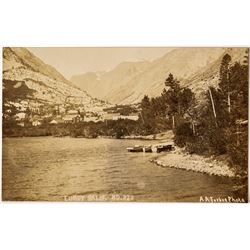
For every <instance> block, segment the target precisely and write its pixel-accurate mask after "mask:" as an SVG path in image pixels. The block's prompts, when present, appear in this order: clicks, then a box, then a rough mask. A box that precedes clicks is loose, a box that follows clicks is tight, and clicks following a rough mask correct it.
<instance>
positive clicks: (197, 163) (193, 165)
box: [151, 148, 238, 178]
mask: <svg viewBox="0 0 250 250" xmlns="http://www.w3.org/2000/svg"><path fill="white" fill-rule="evenodd" d="M151 162H153V163H154V164H156V165H158V166H160V167H163V168H176V169H183V170H186V171H193V172H197V173H203V174H208V175H211V176H212V175H214V176H223V177H229V178H235V177H238V176H236V175H235V173H234V172H233V171H232V170H231V169H230V168H229V165H228V164H227V163H226V162H225V161H220V160H217V159H215V158H213V157H204V156H200V155H196V154H193V155H190V154H187V153H185V152H183V151H182V150H180V149H179V148H176V150H175V151H171V152H168V153H166V154H164V155H160V156H158V157H156V158H155V159H153V160H151Z"/></svg>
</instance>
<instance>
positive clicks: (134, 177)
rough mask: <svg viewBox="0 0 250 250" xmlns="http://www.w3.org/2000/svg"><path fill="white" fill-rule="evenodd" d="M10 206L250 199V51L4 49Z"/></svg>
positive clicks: (5, 171) (5, 177)
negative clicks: (25, 202) (249, 154)
mask: <svg viewBox="0 0 250 250" xmlns="http://www.w3.org/2000/svg"><path fill="white" fill-rule="evenodd" d="M2 62H3V69H2V96H3V106H2V113H3V114H2V131H3V132H2V133H3V139H2V151H3V156H2V200H3V201H56V202H199V203H200V202H202V203H246V202H248V81H249V49H248V48H246V47H3V48H2Z"/></svg>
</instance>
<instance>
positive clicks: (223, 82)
mask: <svg viewBox="0 0 250 250" xmlns="http://www.w3.org/2000/svg"><path fill="white" fill-rule="evenodd" d="M231 59H232V58H231V56H230V55H229V54H225V55H224V57H223V58H222V62H221V66H220V82H219V87H220V89H221V91H222V93H223V95H224V97H225V99H226V103H227V108H228V113H229V114H230V113H231V86H230V80H229V64H230V62H231Z"/></svg>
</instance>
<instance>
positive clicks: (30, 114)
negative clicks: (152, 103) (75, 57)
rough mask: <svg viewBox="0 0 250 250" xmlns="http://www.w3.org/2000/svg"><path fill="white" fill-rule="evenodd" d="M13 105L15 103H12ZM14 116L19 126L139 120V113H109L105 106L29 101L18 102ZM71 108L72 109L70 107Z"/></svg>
mask: <svg viewBox="0 0 250 250" xmlns="http://www.w3.org/2000/svg"><path fill="white" fill-rule="evenodd" d="M12 105H13V104H12ZM13 106H15V109H16V112H15V115H14V118H15V120H16V122H17V124H18V125H19V126H22V127H24V126H25V124H29V125H32V126H35V127H36V126H41V125H43V124H45V123H46V124H51V125H56V124H69V123H79V122H100V121H107V120H113V121H115V120H119V119H123V120H125V119H128V120H133V121H137V120H138V119H139V115H138V114H137V113H131V114H129V115H121V114H120V113H108V112H106V111H104V110H103V109H104V108H105V107H103V108H101V107H97V109H94V108H93V107H92V108H90V107H89V108H88V107H86V109H84V108H83V107H74V106H73V105H72V106H69V107H63V106H59V105H58V106H57V105H51V106H48V107H41V106H40V107H39V106H37V105H35V106H34V105H30V104H29V103H26V102H24V103H21V104H19V103H16V104H15V105H13ZM69 108H71V109H69ZM5 112H6V114H5V116H6V117H8V116H11V112H12V111H11V109H7V110H6V111H5Z"/></svg>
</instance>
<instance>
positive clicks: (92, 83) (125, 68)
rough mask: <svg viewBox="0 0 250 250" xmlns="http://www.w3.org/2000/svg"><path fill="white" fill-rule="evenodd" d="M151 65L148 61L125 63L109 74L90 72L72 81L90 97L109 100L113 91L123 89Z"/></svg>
mask: <svg viewBox="0 0 250 250" xmlns="http://www.w3.org/2000/svg"><path fill="white" fill-rule="evenodd" d="M150 65H151V63H150V62H148V61H143V62H123V63H120V64H119V65H117V66H116V67H115V68H114V69H113V70H111V71H109V72H88V73H86V74H82V75H75V76H73V77H72V78H71V79H70V80H71V82H73V83H74V84H75V85H76V86H78V87H79V88H81V89H83V90H86V91H87V92H88V93H89V94H90V95H92V96H94V97H97V98H100V99H106V100H108V99H109V97H110V96H111V95H112V93H111V92H112V90H116V89H119V88H121V87H122V86H123V85H126V84H127V83H128V82H129V81H131V80H132V79H133V78H134V77H136V76H138V75H139V74H141V73H143V72H145V70H147V69H148V68H149V66H150Z"/></svg>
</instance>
